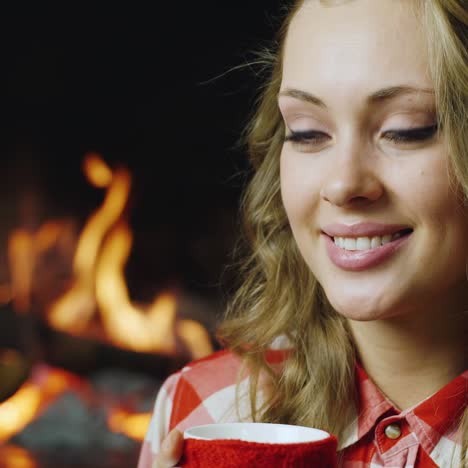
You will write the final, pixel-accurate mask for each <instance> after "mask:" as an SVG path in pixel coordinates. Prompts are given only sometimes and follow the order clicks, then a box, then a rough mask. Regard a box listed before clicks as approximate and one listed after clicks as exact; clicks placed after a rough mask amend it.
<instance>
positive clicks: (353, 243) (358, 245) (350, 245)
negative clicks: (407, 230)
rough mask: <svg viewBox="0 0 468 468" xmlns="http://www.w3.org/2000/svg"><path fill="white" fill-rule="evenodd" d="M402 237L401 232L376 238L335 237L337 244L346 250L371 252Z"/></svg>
mask: <svg viewBox="0 0 468 468" xmlns="http://www.w3.org/2000/svg"><path fill="white" fill-rule="evenodd" d="M401 236H402V233H401V232H396V233H395V234H393V235H392V234H388V235H386V236H374V237H357V238H356V237H334V238H333V241H334V242H335V244H336V245H337V246H338V247H340V248H342V249H345V250H369V249H375V248H377V247H380V246H382V245H385V244H388V243H389V242H392V241H394V240H396V239H398V238H400V237H401Z"/></svg>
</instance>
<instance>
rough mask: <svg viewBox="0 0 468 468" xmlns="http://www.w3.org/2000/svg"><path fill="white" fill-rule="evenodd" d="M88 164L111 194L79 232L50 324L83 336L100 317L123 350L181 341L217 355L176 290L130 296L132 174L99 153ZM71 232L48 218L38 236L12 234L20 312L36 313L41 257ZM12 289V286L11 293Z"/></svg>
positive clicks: (167, 348)
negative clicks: (144, 300)
mask: <svg viewBox="0 0 468 468" xmlns="http://www.w3.org/2000/svg"><path fill="white" fill-rule="evenodd" d="M83 169H84V172H85V175H86V177H87V179H88V181H89V182H90V184H91V185H93V186H94V187H98V188H104V189H105V190H106V193H105V197H104V201H103V203H102V205H101V206H100V207H99V208H98V209H97V210H96V211H95V212H94V213H93V214H92V215H91V216H90V218H89V219H88V221H87V222H86V223H85V226H84V228H83V230H82V232H81V234H80V236H79V239H78V242H77V245H76V250H75V254H74V257H73V278H72V282H71V284H70V286H69V288H68V289H67V291H66V292H65V293H64V294H62V295H61V296H60V297H59V298H58V299H55V301H54V302H53V303H52V304H51V305H49V307H48V313H47V320H48V322H49V323H50V325H51V326H52V327H54V328H56V329H58V330H62V331H65V332H68V333H71V334H76V335H80V334H84V333H86V331H87V330H89V329H90V326H91V324H92V322H93V321H94V319H95V318H96V316H97V314H99V319H100V322H101V324H102V328H103V329H104V331H105V334H106V337H107V338H108V339H109V340H110V341H111V342H112V343H114V344H115V345H117V346H120V347H122V348H126V349H131V350H134V351H139V352H154V353H165V354H175V353H176V350H177V343H178V342H181V343H183V345H184V346H185V348H186V349H187V350H188V351H189V352H190V353H191V356H192V357H194V358H200V357H203V356H206V355H208V354H210V353H211V352H212V351H213V349H212V345H211V340H210V336H209V334H208V332H207V331H206V330H205V328H204V327H203V326H202V325H201V324H199V323H198V322H195V321H192V320H180V319H178V317H177V301H176V298H175V297H174V295H171V294H168V293H165V294H161V295H160V296H158V297H156V298H155V299H154V301H153V302H152V304H149V305H146V306H140V305H136V304H135V303H133V302H132V301H131V299H130V294H129V291H128V287H127V284H126V280H125V274H124V268H125V264H126V262H127V260H128V258H129V255H130V252H131V249H132V232H131V230H130V227H129V225H128V223H127V222H126V220H125V209H126V206H127V202H128V198H129V195H130V190H131V185H132V178H131V175H130V173H129V171H128V170H127V169H125V168H117V169H111V168H110V167H109V166H108V165H107V164H106V163H105V162H104V161H103V160H102V159H101V158H100V157H99V155H97V154H94V153H92V154H88V155H87V156H86V157H85V160H84V164H83ZM64 229H65V226H64V224H63V223H60V222H49V223H46V224H44V225H43V226H42V227H41V228H40V229H39V231H38V232H36V233H31V232H28V231H26V230H22V229H18V230H16V231H15V232H14V233H13V235H12V236H11V239H10V242H9V258H10V265H11V276H12V284H13V289H14V306H15V309H16V310H18V311H23V312H26V311H28V310H30V307H31V288H32V282H33V280H32V278H33V273H34V268H35V262H36V259H37V258H38V257H39V256H40V255H41V254H43V253H44V252H46V251H47V249H49V248H51V246H53V245H54V244H56V243H57V242H58V240H59V239H60V238H61V236H63V232H64ZM8 294H9V290H8V289H6V290H5V294H4V295H5V296H7V295H8Z"/></svg>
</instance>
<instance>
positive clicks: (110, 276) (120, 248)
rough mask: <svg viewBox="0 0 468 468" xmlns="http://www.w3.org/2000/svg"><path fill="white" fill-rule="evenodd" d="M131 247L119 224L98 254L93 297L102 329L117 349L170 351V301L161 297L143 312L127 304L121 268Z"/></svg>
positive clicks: (173, 310)
mask: <svg viewBox="0 0 468 468" xmlns="http://www.w3.org/2000/svg"><path fill="white" fill-rule="evenodd" d="M131 246H132V234H131V232H130V230H129V228H128V226H127V225H126V224H124V223H121V224H119V225H117V227H116V228H115V229H114V230H113V231H112V232H111V234H110V235H109V238H108V240H107V242H106V243H105V245H104V246H103V249H102V252H101V256H100V259H99V263H98V265H97V268H96V298H97V302H98V304H99V308H100V310H101V313H102V319H103V325H104V328H105V329H106V331H107V333H108V334H109V336H112V338H113V339H114V340H115V341H116V342H117V344H119V345H120V346H124V347H129V348H131V349H134V350H136V351H157V352H166V353H171V352H174V351H175V338H174V333H173V331H174V326H175V320H176V304H175V300H174V298H172V297H170V296H161V297H160V298H158V300H157V301H156V302H155V303H154V304H153V305H152V306H151V308H150V310H149V311H148V312H147V313H145V311H144V310H142V309H139V308H137V307H136V306H134V305H133V304H132V303H131V301H130V298H129V293H128V289H127V286H126V283H125V277H124V267H125V262H126V260H127V258H128V256H129V255H130V249H131Z"/></svg>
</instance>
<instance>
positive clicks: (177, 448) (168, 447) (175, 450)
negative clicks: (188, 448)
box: [153, 429, 184, 468]
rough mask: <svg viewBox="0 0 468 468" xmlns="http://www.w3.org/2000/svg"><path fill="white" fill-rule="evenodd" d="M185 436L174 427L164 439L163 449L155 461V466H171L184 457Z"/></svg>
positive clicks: (155, 467) (158, 467)
mask: <svg viewBox="0 0 468 468" xmlns="http://www.w3.org/2000/svg"><path fill="white" fill-rule="evenodd" d="M183 448H184V437H183V435H182V433H181V432H180V431H178V430H177V429H173V430H172V431H171V432H169V434H168V435H167V437H166V438H165V439H164V440H163V443H162V445H161V451H160V452H159V453H158V455H157V457H156V460H155V461H154V463H153V468H170V467H172V466H176V465H177V462H178V461H179V460H180V458H181V457H182V450H183Z"/></svg>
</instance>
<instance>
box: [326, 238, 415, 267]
mask: <svg viewBox="0 0 468 468" xmlns="http://www.w3.org/2000/svg"><path fill="white" fill-rule="evenodd" d="M411 234H412V232H409V233H406V234H404V235H402V237H399V238H397V239H395V240H392V241H390V242H388V243H387V244H384V245H381V246H380V247H375V248H373V249H368V250H346V249H342V248H341V247H338V246H337V245H336V244H335V242H334V240H333V238H332V237H330V236H329V235H327V234H322V236H323V237H324V239H325V246H326V249H327V253H328V257H329V258H330V260H331V261H332V263H333V264H334V265H336V266H337V267H338V268H341V269H342V270H348V271H362V270H366V269H368V268H372V267H375V266H377V265H380V264H381V263H383V262H384V261H385V260H387V259H388V258H389V257H391V256H392V255H393V254H394V253H395V252H396V251H397V250H398V249H400V248H401V247H402V246H403V245H404V244H405V243H406V242H407V241H408V239H409V237H410V236H411Z"/></svg>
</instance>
